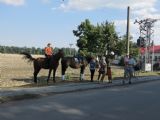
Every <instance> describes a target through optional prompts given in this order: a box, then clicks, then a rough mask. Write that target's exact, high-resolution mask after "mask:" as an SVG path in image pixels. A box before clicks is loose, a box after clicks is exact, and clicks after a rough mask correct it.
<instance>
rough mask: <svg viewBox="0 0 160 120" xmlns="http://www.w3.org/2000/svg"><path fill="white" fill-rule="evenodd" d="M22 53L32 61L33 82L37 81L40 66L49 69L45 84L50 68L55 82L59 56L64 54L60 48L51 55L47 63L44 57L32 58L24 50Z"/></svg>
mask: <svg viewBox="0 0 160 120" xmlns="http://www.w3.org/2000/svg"><path fill="white" fill-rule="evenodd" d="M22 54H23V55H24V58H25V59H28V60H29V61H31V62H33V66H34V73H33V75H34V82H35V83H37V75H38V73H39V71H40V70H41V69H42V68H43V69H49V73H48V78H47V84H48V82H49V79H50V75H51V72H52V70H53V82H56V81H55V73H56V70H57V68H58V65H59V60H60V58H62V57H63V56H64V53H63V51H62V50H59V51H58V52H57V53H56V54H55V55H52V56H51V58H50V61H49V63H48V64H47V59H46V58H42V57H39V58H33V57H32V56H31V55H30V54H29V53H25V52H23V53H22Z"/></svg>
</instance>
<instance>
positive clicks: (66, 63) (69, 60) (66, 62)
mask: <svg viewBox="0 0 160 120" xmlns="http://www.w3.org/2000/svg"><path fill="white" fill-rule="evenodd" d="M91 59H92V57H91V56H87V57H85V58H83V60H81V61H76V60H75V57H63V58H62V60H61V67H62V80H65V72H66V70H67V68H68V67H71V68H73V69H78V68H80V80H84V70H85V68H86V66H87V65H88V64H89V63H90V61H91ZM97 63H98V62H97Z"/></svg>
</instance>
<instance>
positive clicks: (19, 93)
mask: <svg viewBox="0 0 160 120" xmlns="http://www.w3.org/2000/svg"><path fill="white" fill-rule="evenodd" d="M122 80H123V79H119V80H114V81H113V82H112V83H107V82H105V83H98V82H93V83H91V82H87V83H68V84H65V85H56V86H47V87H38V88H17V89H0V103H5V102H9V101H15V100H23V99H34V98H39V97H42V96H49V95H55V94H64V93H71V92H80V91H87V90H92V89H104V88H110V87H117V86H125V85H128V83H127V82H126V84H124V85H123V84H122ZM157 80H160V77H159V76H150V77H138V78H132V84H131V85H134V84H139V83H145V82H152V81H157Z"/></svg>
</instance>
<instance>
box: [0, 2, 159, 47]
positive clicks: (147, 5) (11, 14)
mask: <svg viewBox="0 0 160 120" xmlns="http://www.w3.org/2000/svg"><path fill="white" fill-rule="evenodd" d="M128 6H130V34H131V35H132V36H133V41H134V42H135V41H136V40H137V38H138V36H139V25H138V24H134V22H135V19H137V20H138V21H139V20H143V19H146V18H152V19H160V7H159V6H160V0H0V45H5V46H18V47H24V46H26V47H36V48H37V47H40V48H43V47H45V46H46V45H47V43H51V44H52V45H53V47H58V48H62V47H72V48H76V40H77V38H76V37H75V36H74V35H73V32H72V31H73V30H76V29H77V26H78V25H80V24H81V22H83V21H84V20H85V19H89V20H90V22H91V23H92V24H94V25H96V24H97V23H102V22H105V21H106V20H107V21H109V22H114V23H115V27H116V31H117V33H118V34H119V35H124V34H126V18H127V7H128ZM153 29H154V35H153V36H152V39H154V42H155V44H157V45H160V20H158V21H157V22H155V24H154V27H153ZM70 44H73V45H72V46H70Z"/></svg>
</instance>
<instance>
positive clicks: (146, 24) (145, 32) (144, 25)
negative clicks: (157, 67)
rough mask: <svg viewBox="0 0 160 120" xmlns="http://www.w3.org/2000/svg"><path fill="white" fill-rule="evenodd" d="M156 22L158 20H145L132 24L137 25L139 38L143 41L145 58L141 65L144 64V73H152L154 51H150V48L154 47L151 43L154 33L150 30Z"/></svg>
mask: <svg viewBox="0 0 160 120" xmlns="http://www.w3.org/2000/svg"><path fill="white" fill-rule="evenodd" d="M157 20H159V19H152V18H147V19H144V20H140V21H137V20H135V22H134V23H138V24H139V30H140V37H141V38H143V39H144V48H145V57H144V62H143V63H144V69H145V71H151V70H152V71H153V64H154V62H153V61H154V58H153V57H154V56H153V55H154V49H152V50H151V46H152V47H154V45H152V44H151V42H154V41H153V40H152V35H153V33H154V30H153V29H152V28H153V27H154V23H155V22H156V21H157ZM140 42H141V41H140ZM151 51H152V52H151ZM151 54H152V55H151ZM151 57H152V59H151ZM151 64H152V65H151ZM147 65H150V67H149V69H148V67H147Z"/></svg>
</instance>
